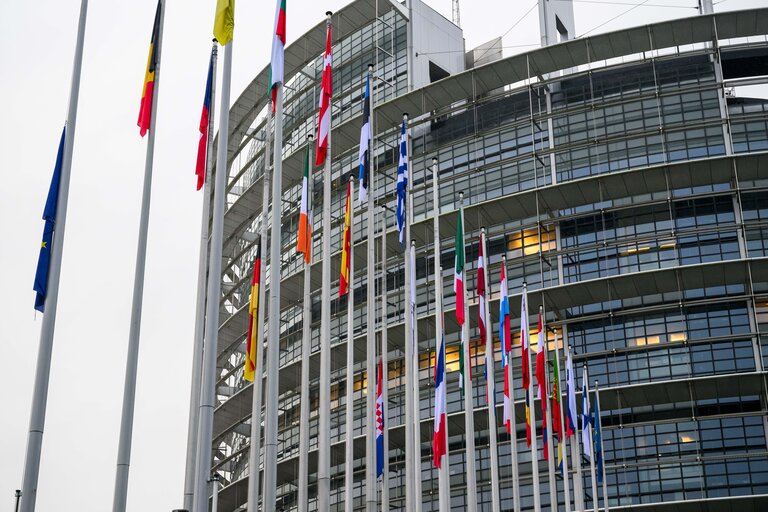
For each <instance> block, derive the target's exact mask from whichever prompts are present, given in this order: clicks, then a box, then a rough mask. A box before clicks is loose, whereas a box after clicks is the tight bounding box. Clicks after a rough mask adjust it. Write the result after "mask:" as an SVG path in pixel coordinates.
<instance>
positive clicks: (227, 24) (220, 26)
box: [213, 0, 235, 46]
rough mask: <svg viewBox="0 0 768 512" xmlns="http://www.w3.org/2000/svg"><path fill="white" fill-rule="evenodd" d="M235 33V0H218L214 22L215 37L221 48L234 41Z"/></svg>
mask: <svg viewBox="0 0 768 512" xmlns="http://www.w3.org/2000/svg"><path fill="white" fill-rule="evenodd" d="M234 32H235V0H217V1H216V18H214V20H213V37H215V38H216V40H217V41H218V42H219V44H220V45H221V46H224V45H226V44H227V43H228V42H230V41H231V40H232V35H233V34H234Z"/></svg>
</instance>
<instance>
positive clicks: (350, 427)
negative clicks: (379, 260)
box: [342, 176, 355, 510]
mask: <svg viewBox="0 0 768 512" xmlns="http://www.w3.org/2000/svg"><path fill="white" fill-rule="evenodd" d="M354 182H355V180H354V178H353V177H352V176H350V177H349V231H350V233H349V235H350V236H349V278H348V284H347V375H346V379H347V385H346V391H347V397H346V398H347V400H346V407H345V419H346V427H345V431H346V434H347V435H346V441H345V446H344V448H345V458H344V510H353V503H352V498H353V494H354V493H353V490H354V485H355V475H354V462H355V446H354V445H355V436H354V421H355V403H354V400H355V393H354V387H355V284H354V283H355V277H354V276H355V258H354V254H355V237H354V236H353V235H354V231H353V226H354V223H353V220H354V214H355V202H354V198H355V187H354ZM343 236H344V235H343V234H342V237H343ZM343 243H344V242H343V241H342V244H343Z"/></svg>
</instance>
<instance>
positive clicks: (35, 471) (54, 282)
mask: <svg viewBox="0 0 768 512" xmlns="http://www.w3.org/2000/svg"><path fill="white" fill-rule="evenodd" d="M87 13H88V1H87V0H82V1H81V2H80V19H79V21H78V25H77V43H76V45H75V58H74V63H73V65H72V83H71V85H70V89H69V107H68V110H67V125H66V133H65V134H64V154H63V158H62V164H61V174H60V176H59V197H58V202H57V205H56V222H55V223H54V228H53V229H54V234H53V240H54V241H55V243H54V244H53V248H52V249H51V259H50V262H49V266H48V268H49V271H48V272H49V273H48V290H47V294H46V296H45V303H44V310H45V312H44V313H43V325H42V327H41V328H40V345H39V348H38V350H37V365H36V367H35V387H34V390H33V392H32V408H31V411H30V414H29V433H28V434H27V453H26V458H25V460H24V477H23V480H22V486H21V491H20V492H21V494H20V495H19V494H18V492H17V508H18V504H19V503H20V505H21V508H20V510H21V512H32V511H34V510H35V502H36V500H37V478H38V475H39V474H40V452H41V451H42V447H43V430H44V428H45V409H46V405H47V401H48V383H49V380H50V375H51V354H52V352H53V332H54V327H55V325H56V308H57V306H58V302H59V278H60V277H61V257H62V254H63V252H64V227H65V225H66V221H67V200H68V198H69V178H70V174H71V171H72V150H73V147H74V142H75V125H76V124H77V101H78V99H79V96H80V70H81V68H82V65H83V45H84V42H85V19H86V15H87ZM153 103H154V102H153ZM154 119H155V117H154V113H153V115H152V122H154ZM149 136H150V137H153V136H154V127H153V130H152V132H151V133H150V134H149ZM148 151H149V150H148ZM19 496H20V501H19V500H18V497H19Z"/></svg>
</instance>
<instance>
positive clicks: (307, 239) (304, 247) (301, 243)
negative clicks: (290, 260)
mask: <svg viewBox="0 0 768 512" xmlns="http://www.w3.org/2000/svg"><path fill="white" fill-rule="evenodd" d="M309 147H310V145H309V144H307V149H306V154H305V156H304V177H303V178H302V180H301V212H300V213H299V240H298V243H297V244H296V251H297V252H301V253H304V261H306V262H307V263H309V262H311V261H312V255H311V252H312V226H310V224H309Z"/></svg>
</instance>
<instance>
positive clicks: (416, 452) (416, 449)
mask: <svg viewBox="0 0 768 512" xmlns="http://www.w3.org/2000/svg"><path fill="white" fill-rule="evenodd" d="M409 186H410V184H409ZM411 204H412V203H411V201H408V204H407V209H408V210H409V211H410V213H409V217H410V220H411V221H412V220H413V210H411V209H410V206H411ZM409 224H410V221H409ZM409 229H410V228H409ZM409 239H410V236H409ZM409 257H410V260H411V303H410V306H409V309H410V310H411V332H412V333H413V335H412V337H411V338H412V340H413V342H412V345H413V354H412V356H413V357H412V358H411V363H410V365H411V368H412V375H413V379H412V380H411V386H412V388H411V396H412V397H413V401H412V402H411V404H412V406H413V424H412V427H411V432H412V436H413V465H414V468H413V477H414V482H413V483H414V486H413V493H414V498H415V503H414V504H413V505H414V510H415V511H416V512H420V511H421V505H422V503H421V502H422V492H421V415H420V408H419V403H420V401H421V400H420V395H421V394H420V392H419V331H418V325H419V323H418V322H419V320H418V318H417V315H416V242H415V241H414V240H411V250H410V256H409Z"/></svg>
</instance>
